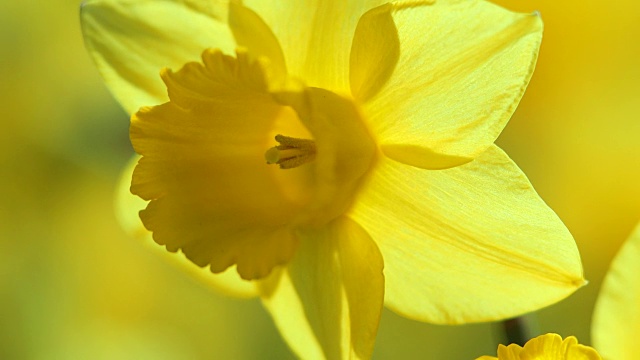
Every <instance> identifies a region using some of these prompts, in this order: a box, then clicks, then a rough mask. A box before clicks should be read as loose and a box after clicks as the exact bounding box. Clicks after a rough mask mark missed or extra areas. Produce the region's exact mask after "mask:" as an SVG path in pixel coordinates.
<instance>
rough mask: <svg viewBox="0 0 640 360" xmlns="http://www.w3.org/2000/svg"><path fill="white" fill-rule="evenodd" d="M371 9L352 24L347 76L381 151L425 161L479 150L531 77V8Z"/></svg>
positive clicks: (417, 5)
mask: <svg viewBox="0 0 640 360" xmlns="http://www.w3.org/2000/svg"><path fill="white" fill-rule="evenodd" d="M377 11H378V12H377V15H376V16H368V17H366V16H365V17H366V21H367V22H368V25H367V26H361V27H359V28H358V32H357V33H356V36H355V39H354V44H353V49H354V53H353V54H352V56H355V59H354V58H352V61H351V73H352V81H353V82H352V84H351V85H352V89H353V90H354V95H355V96H357V97H359V98H361V100H365V101H366V104H365V106H364V110H363V112H364V114H365V118H368V119H369V122H370V127H371V129H372V132H373V133H374V134H375V135H376V137H377V138H378V140H379V143H380V144H381V149H382V151H383V153H384V154H385V155H387V156H389V157H391V158H393V159H395V160H397V161H400V162H403V163H406V164H409V165H413V166H417V167H422V168H425V169H439V168H446V167H452V166H457V165H460V164H463V163H465V162H468V161H469V160H470V159H473V158H474V157H476V156H478V155H479V154H480V153H482V151H484V150H485V149H486V148H488V147H489V146H490V145H491V144H492V143H493V142H494V140H495V139H496V138H497V137H498V135H499V134H500V132H501V131H502V129H503V128H504V126H505V125H506V123H507V121H508V120H509V118H510V117H511V115H512V114H513V112H514V111H515V109H516V106H517V105H518V103H519V102H520V99H521V97H522V95H523V93H524V91H525V88H526V86H527V84H528V82H529V79H530V78H531V75H532V72H533V68H534V65H535V62H536V59H537V55H538V49H539V45H540V41H541V36H542V21H541V20H540V17H539V16H537V15H524V14H517V13H512V12H509V11H507V10H504V9H502V8H500V7H498V6H496V5H493V4H491V3H490V2H488V1H467V0H465V1H460V0H439V1H435V2H433V4H430V2H426V1H412V2H398V3H392V5H387V6H381V7H380V8H379V9H377ZM368 15H370V14H368ZM365 17H363V20H362V21H365ZM389 18H392V21H391V20H389ZM398 47H399V49H400V50H399V58H396V56H395V54H394V51H393V49H396V48H398ZM383 49H392V51H390V52H389V53H386V54H385V53H384V51H383ZM391 68H393V69H394V71H393V74H392V75H391V76H390V77H388V76H387V74H388V73H389V72H390V71H389V69H391ZM381 73H382V74H383V75H384V76H383V75H381ZM387 77H388V79H387ZM383 83H384V84H383ZM354 87H355V88H354ZM359 89H365V90H359ZM363 91H364V92H363ZM373 92H376V93H375V95H373ZM438 154H440V155H441V156H437V155H438Z"/></svg>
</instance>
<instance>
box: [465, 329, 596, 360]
mask: <svg viewBox="0 0 640 360" xmlns="http://www.w3.org/2000/svg"><path fill="white" fill-rule="evenodd" d="M491 359H495V360H524V359H539V360H601V359H602V358H601V357H600V355H599V354H598V353H597V352H596V351H595V349H593V348H591V347H589V346H584V345H580V344H578V340H577V339H576V338H575V337H573V336H569V337H567V338H566V339H564V340H563V339H562V337H561V336H560V335H558V334H545V335H540V336H538V337H536V338H533V339H531V340H529V341H527V343H526V344H524V347H520V346H519V345H517V344H511V345H509V346H504V345H500V346H498V357H497V358H496V357H491V356H482V357H479V358H478V359H477V360H491Z"/></svg>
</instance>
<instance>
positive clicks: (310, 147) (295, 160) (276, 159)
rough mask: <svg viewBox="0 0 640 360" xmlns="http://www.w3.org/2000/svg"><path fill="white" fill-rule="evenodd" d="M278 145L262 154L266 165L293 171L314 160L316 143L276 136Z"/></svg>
mask: <svg viewBox="0 0 640 360" xmlns="http://www.w3.org/2000/svg"><path fill="white" fill-rule="evenodd" d="M276 141H277V142H278V143H280V145H278V146H274V147H272V148H271V149H269V150H267V152H266V153H265V154H264V157H265V159H266V160H267V164H278V165H280V169H293V168H295V167H298V166H300V165H303V164H306V163H308V162H311V161H313V159H315V158H316V143H315V142H314V141H313V140H309V139H297V138H292V137H288V136H284V135H276Z"/></svg>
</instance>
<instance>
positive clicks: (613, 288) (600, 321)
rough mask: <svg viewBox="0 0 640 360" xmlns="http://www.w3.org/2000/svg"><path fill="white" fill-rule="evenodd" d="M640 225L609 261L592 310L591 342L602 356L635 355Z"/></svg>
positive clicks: (639, 319) (639, 324)
mask: <svg viewBox="0 0 640 360" xmlns="http://www.w3.org/2000/svg"><path fill="white" fill-rule="evenodd" d="M638 274H640V225H638V227H636V229H635V230H634V232H633V233H632V235H631V236H630V237H629V239H628V240H627V241H626V242H625V244H624V245H623V246H622V248H621V249H620V251H619V253H618V255H616V257H615V259H614V260H613V262H612V263H611V268H610V269H609V272H608V273H607V275H606V277H605V280H604V283H603V284H602V288H601V290H600V295H599V296H598V301H597V302H596V306H595V310H594V314H593V325H592V334H593V344H594V346H595V348H596V349H598V351H600V353H602V356H603V357H604V358H605V359H616V360H626V359H629V360H632V359H636V358H637V354H638V351H637V346H638V345H637V338H638V334H640V277H639V276H638Z"/></svg>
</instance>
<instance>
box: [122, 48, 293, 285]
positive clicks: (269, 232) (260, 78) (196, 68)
mask: <svg viewBox="0 0 640 360" xmlns="http://www.w3.org/2000/svg"><path fill="white" fill-rule="evenodd" d="M202 56H203V63H188V64H186V65H185V66H184V67H183V68H182V69H181V70H180V71H178V72H176V73H173V72H171V71H165V72H163V78H164V80H165V83H166V84H167V87H168V89H169V96H170V98H171V102H169V103H166V104H163V105H159V106H155V107H153V108H143V109H141V110H140V111H139V112H138V113H136V114H135V115H134V116H133V117H132V120H131V131H130V135H131V141H132V144H133V146H134V149H135V150H136V152H137V153H139V154H141V155H142V156H143V157H142V159H141V160H140V162H139V163H138V166H137V167H136V169H135V171H134V174H133V182H132V186H131V191H132V192H133V193H134V194H136V195H138V196H140V197H142V198H143V199H146V200H151V202H150V203H149V205H148V206H147V208H146V209H145V210H143V211H142V212H141V213H140V216H141V218H142V221H143V223H144V224H145V227H146V228H147V229H149V230H151V231H153V233H154V234H153V238H154V240H155V241H156V242H158V243H159V244H161V245H166V247H167V250H169V251H177V250H178V249H181V250H182V252H184V253H185V254H186V256H187V257H188V258H189V259H190V260H191V261H193V262H194V263H196V264H198V265H200V266H207V265H210V268H211V271H213V272H215V273H218V272H222V271H224V270H225V269H226V268H228V267H229V266H232V265H233V264H237V269H238V272H239V273H240V275H241V276H242V277H243V278H245V279H256V278H261V277H264V276H266V275H267V274H268V273H269V272H270V271H271V269H272V268H273V267H274V266H276V265H278V264H284V263H286V262H287V261H288V260H289V259H290V258H291V256H292V255H293V253H294V250H295V247H296V240H295V238H294V237H293V235H292V233H291V231H290V228H289V224H291V222H292V221H291V219H292V218H293V217H295V216H296V215H297V214H298V213H299V210H300V207H301V206H302V204H301V203H302V202H303V201H304V200H300V199H297V198H296V197H295V196H294V195H295V194H294V192H295V193H296V194H297V193H304V191H298V190H296V189H295V187H296V185H297V184H299V183H300V182H295V181H291V182H289V183H283V181H279V178H278V174H277V172H279V171H280V170H279V169H277V168H275V167H272V166H269V165H267V164H266V162H265V160H264V153H265V151H266V150H267V149H268V147H269V142H270V138H271V136H272V135H271V132H272V131H273V130H274V129H276V128H277V126H276V122H278V121H280V120H283V121H284V120H291V121H297V120H296V119H295V115H294V114H293V111H292V110H291V109H288V108H286V107H284V106H282V105H280V104H278V103H276V102H275V101H274V100H273V99H272V98H271V96H270V95H269V94H268V93H267V92H266V91H267V87H268V84H267V82H268V81H267V76H266V74H265V71H266V70H264V69H263V65H262V64H261V63H260V62H259V61H253V60H251V59H250V57H249V56H248V54H247V53H245V52H238V58H233V57H231V56H227V55H223V54H222V53H221V52H220V51H218V50H207V51H205V52H204V53H203V55H202ZM293 175H295V174H293Z"/></svg>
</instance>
